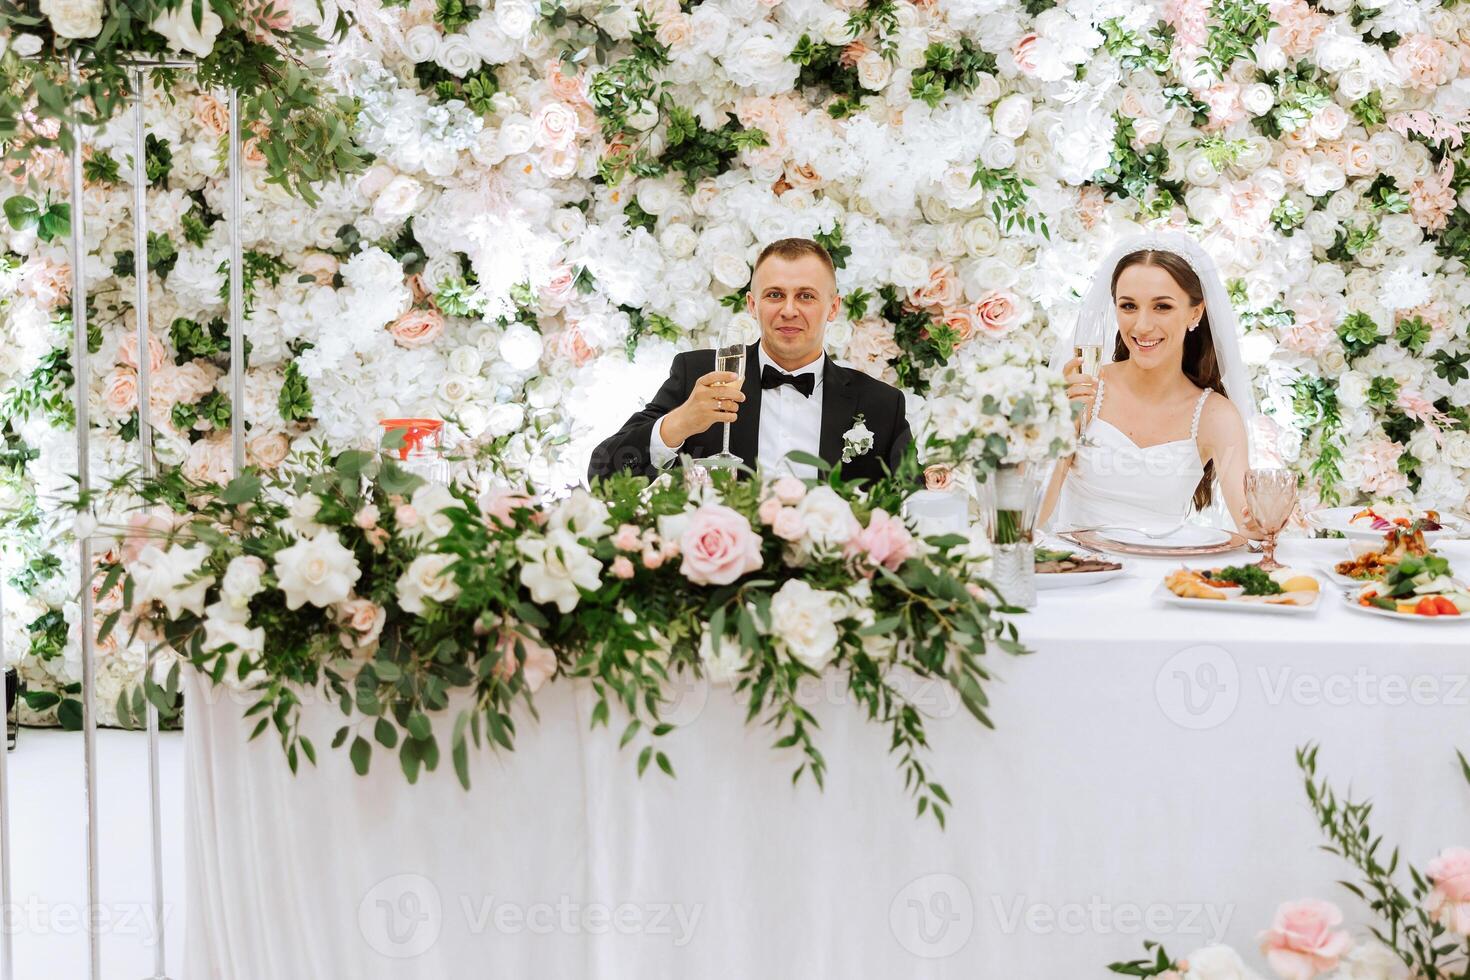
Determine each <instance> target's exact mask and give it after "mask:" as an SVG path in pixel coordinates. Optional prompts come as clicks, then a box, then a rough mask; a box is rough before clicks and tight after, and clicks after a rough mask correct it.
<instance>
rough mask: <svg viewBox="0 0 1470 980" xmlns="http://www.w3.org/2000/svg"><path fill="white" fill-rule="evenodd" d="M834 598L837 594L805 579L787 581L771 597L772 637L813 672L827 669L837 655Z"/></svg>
mask: <svg viewBox="0 0 1470 980" xmlns="http://www.w3.org/2000/svg"><path fill="white" fill-rule="evenodd" d="M832 599H833V593H830V592H823V591H820V590H818V589H814V588H812V587H811V586H810V585H808V584H807V583H806V582H804V581H803V580H801V579H787V580H786V583H785V584H784V585H782V586H781V588H780V590H779V591H777V593H776V594H775V595H774V596H772V597H771V635H772V636H774V637H776V638H777V639H778V641H779V642H780V643H781V644H782V645H783V646H785V647H786V649H787V651H788V652H790V654H791V655H792V656H793V657H795V658H796V659H797V660H799V661H801V662H802V663H804V664H806V665H807V666H808V667H810V668H812V669H813V670H821V669H822V668H824V667H826V666H827V664H829V663H831V662H832V658H833V657H834V656H835V655H836V653H837V640H838V633H837V624H836V622H835V619H836V617H835V616H834V615H833V609H832Z"/></svg>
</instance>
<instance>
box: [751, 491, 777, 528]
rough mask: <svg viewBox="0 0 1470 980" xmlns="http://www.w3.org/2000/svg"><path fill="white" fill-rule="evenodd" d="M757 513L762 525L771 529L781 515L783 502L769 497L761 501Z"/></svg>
mask: <svg viewBox="0 0 1470 980" xmlns="http://www.w3.org/2000/svg"><path fill="white" fill-rule="evenodd" d="M756 513H757V516H758V517H760V521H761V523H762V524H764V525H766V526H767V527H770V526H771V525H772V524H775V523H776V516H777V515H778V514H780V513H781V501H780V500H779V499H778V498H776V497H767V498H766V499H765V500H762V501H761V505H760V507H759V508H758V509H757V511H756Z"/></svg>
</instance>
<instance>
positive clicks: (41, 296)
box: [18, 255, 71, 310]
mask: <svg viewBox="0 0 1470 980" xmlns="http://www.w3.org/2000/svg"><path fill="white" fill-rule="evenodd" d="M18 286H19V288H20V291H21V292H22V293H24V294H25V295H27V296H29V297H31V298H32V299H34V300H35V301H36V303H37V304H38V305H40V306H41V307H42V308H43V309H47V310H53V309H55V308H56V307H58V306H60V305H61V304H62V303H65V302H66V299H67V297H68V296H69V295H70V294H71V266H70V265H68V264H65V263H61V262H52V261H51V260H50V259H48V258H45V257H43V256H39V255H36V256H32V257H31V258H29V259H27V260H26V262H25V264H24V265H22V266H21V267H20V281H19V283H18Z"/></svg>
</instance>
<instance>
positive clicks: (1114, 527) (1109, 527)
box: [1067, 521, 1184, 540]
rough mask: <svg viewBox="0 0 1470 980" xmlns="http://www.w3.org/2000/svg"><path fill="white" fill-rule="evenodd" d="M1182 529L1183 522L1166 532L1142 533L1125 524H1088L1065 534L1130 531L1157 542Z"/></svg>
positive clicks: (1142, 531)
mask: <svg viewBox="0 0 1470 980" xmlns="http://www.w3.org/2000/svg"><path fill="white" fill-rule="evenodd" d="M1182 527H1184V522H1183V521H1180V522H1179V523H1178V524H1175V525H1174V526H1173V527H1171V528H1169V529H1168V530H1166V531H1144V530H1141V529H1139V528H1136V527H1129V526H1127V525H1126V524H1089V525H1087V526H1086V527H1074V528H1072V529H1070V530H1069V531H1067V533H1068V534H1076V533H1077V532H1079V531H1132V532H1133V533H1134V534H1141V535H1143V536H1144V537H1146V538H1152V539H1153V540H1158V539H1159V538H1167V537H1168V536H1169V535H1171V534H1173V533H1174V532H1175V531H1177V530H1179V529H1180V528H1182Z"/></svg>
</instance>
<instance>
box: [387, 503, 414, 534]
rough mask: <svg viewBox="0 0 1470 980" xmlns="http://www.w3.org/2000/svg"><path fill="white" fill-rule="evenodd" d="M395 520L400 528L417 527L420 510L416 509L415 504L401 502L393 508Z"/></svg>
mask: <svg viewBox="0 0 1470 980" xmlns="http://www.w3.org/2000/svg"><path fill="white" fill-rule="evenodd" d="M393 520H394V521H395V522H396V523H397V524H398V527H399V528H400V529H404V528H410V527H417V526H418V523H419V512H418V511H416V510H414V508H413V504H399V505H398V506H397V507H394V508H393Z"/></svg>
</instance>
